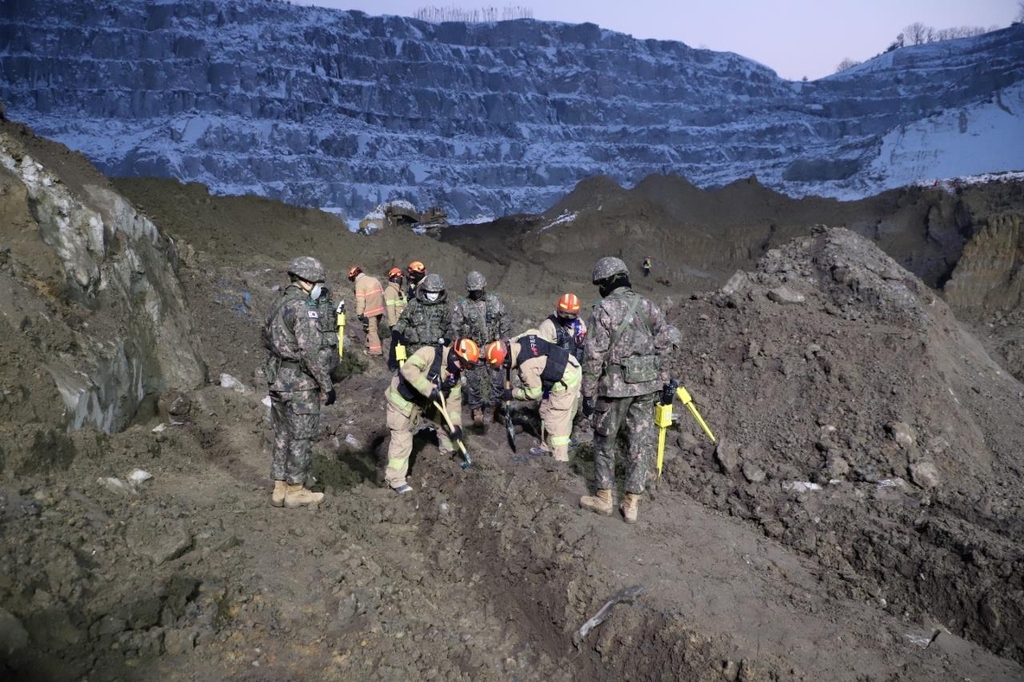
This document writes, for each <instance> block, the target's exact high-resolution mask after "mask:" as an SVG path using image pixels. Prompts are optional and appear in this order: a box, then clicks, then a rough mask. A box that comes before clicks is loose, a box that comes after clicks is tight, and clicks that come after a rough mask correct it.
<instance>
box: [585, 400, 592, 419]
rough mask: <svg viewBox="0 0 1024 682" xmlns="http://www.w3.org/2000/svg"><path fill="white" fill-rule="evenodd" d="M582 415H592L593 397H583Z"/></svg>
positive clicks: (587, 416)
mask: <svg viewBox="0 0 1024 682" xmlns="http://www.w3.org/2000/svg"><path fill="white" fill-rule="evenodd" d="M583 416H584V417H586V418H587V419H590V418H591V417H593V416H594V399H593V398H584V399H583Z"/></svg>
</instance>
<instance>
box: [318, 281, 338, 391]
mask: <svg viewBox="0 0 1024 682" xmlns="http://www.w3.org/2000/svg"><path fill="white" fill-rule="evenodd" d="M316 312H317V314H318V315H319V316H320V319H319V322H320V333H321V334H323V345H322V346H321V347H320V356H321V361H322V363H323V366H324V367H326V368H327V371H328V373H330V372H333V371H334V369H335V368H336V367H337V366H338V362H339V361H340V360H341V357H340V356H339V355H338V331H339V330H338V314H337V306H336V305H335V303H334V300H333V299H332V298H331V290H330V289H328V288H327V287H323V288H322V289H321V290H320V298H318V299H317V300H316Z"/></svg>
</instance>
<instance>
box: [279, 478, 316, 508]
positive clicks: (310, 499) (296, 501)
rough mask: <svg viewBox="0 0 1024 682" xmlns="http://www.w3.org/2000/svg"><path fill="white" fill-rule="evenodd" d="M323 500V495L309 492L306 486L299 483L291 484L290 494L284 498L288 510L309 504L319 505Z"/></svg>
mask: <svg viewBox="0 0 1024 682" xmlns="http://www.w3.org/2000/svg"><path fill="white" fill-rule="evenodd" d="M322 499H324V494H323V493H315V492H313V491H312V490H307V489H306V488H305V486H303V485H301V484H298V483H297V484H295V485H291V484H289V485H288V492H287V493H285V496H284V506H285V507H287V508H288V509H295V508H296V507H301V506H303V505H307V504H318V503H319V502H320V500H322Z"/></svg>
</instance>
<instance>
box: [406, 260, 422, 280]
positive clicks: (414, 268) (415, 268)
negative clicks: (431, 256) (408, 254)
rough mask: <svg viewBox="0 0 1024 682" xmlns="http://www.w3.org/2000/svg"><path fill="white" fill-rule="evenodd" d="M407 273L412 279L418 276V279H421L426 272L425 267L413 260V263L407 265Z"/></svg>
mask: <svg viewBox="0 0 1024 682" xmlns="http://www.w3.org/2000/svg"><path fill="white" fill-rule="evenodd" d="M408 272H409V276H410V277H412V276H413V275H419V276H420V277H422V276H423V275H425V274H426V272H427V266H426V265H424V264H423V263H421V262H419V261H418V260H414V261H413V262H411V263H409V267H408Z"/></svg>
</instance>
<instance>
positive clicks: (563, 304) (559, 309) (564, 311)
mask: <svg viewBox="0 0 1024 682" xmlns="http://www.w3.org/2000/svg"><path fill="white" fill-rule="evenodd" d="M555 312H556V313H558V314H559V315H561V316H562V317H576V316H577V315H579V314H580V299H579V297H578V296H576V294H562V295H561V296H560V297H559V299H558V305H556V306H555Z"/></svg>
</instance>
